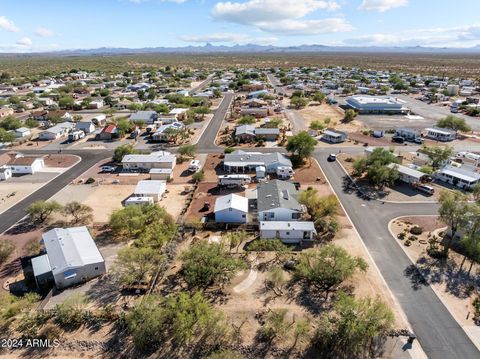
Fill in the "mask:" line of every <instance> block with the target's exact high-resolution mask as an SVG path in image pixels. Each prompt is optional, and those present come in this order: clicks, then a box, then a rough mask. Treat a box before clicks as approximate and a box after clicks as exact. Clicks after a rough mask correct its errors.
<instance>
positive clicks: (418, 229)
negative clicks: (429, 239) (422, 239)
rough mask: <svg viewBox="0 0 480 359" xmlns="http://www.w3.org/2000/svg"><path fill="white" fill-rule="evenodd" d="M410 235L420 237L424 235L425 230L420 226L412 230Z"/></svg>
mask: <svg viewBox="0 0 480 359" xmlns="http://www.w3.org/2000/svg"><path fill="white" fill-rule="evenodd" d="M410 233H411V234H415V235H417V236H419V235H420V234H422V233H423V228H422V227H420V226H414V227H412V228H410Z"/></svg>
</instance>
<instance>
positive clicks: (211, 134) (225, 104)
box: [197, 93, 235, 152]
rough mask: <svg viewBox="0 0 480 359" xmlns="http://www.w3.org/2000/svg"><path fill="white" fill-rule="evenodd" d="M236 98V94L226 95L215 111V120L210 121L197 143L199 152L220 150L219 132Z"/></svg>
mask: <svg viewBox="0 0 480 359" xmlns="http://www.w3.org/2000/svg"><path fill="white" fill-rule="evenodd" d="M234 96H235V94H233V93H226V94H225V95H224V97H223V100H222V102H221V103H220V105H219V106H218V108H217V109H216V110H215V113H214V115H213V118H212V119H211V120H210V123H209V124H208V126H207V128H206V129H205V131H204V132H203V135H202V137H201V138H200V140H198V142H197V152H205V151H207V152H208V151H212V150H218V146H217V145H216V144H215V138H216V137H217V133H218V130H219V129H220V126H221V125H222V122H223V120H224V119H225V116H226V115H227V112H228V110H229V108H230V104H231V103H232V100H233V98H234Z"/></svg>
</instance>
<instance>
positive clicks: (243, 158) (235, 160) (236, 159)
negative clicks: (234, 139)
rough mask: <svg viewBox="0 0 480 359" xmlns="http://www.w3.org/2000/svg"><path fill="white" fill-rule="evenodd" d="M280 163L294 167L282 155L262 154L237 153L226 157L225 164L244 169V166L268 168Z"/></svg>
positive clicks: (275, 153)
mask: <svg viewBox="0 0 480 359" xmlns="http://www.w3.org/2000/svg"><path fill="white" fill-rule="evenodd" d="M276 162H279V163H280V164H282V165H283V166H287V167H292V162H291V161H290V160H289V159H288V158H287V157H285V156H284V155H283V154H281V153H277V152H274V153H260V152H245V151H240V150H238V151H235V152H232V153H229V154H226V155H225V159H224V160H223V163H224V164H225V166H231V167H244V166H249V165H250V166H268V165H270V164H272V163H276Z"/></svg>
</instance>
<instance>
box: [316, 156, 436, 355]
mask: <svg viewBox="0 0 480 359" xmlns="http://www.w3.org/2000/svg"><path fill="white" fill-rule="evenodd" d="M314 160H315V162H317V165H318V167H319V168H320V171H321V172H322V175H323V177H324V178H325V180H326V181H327V183H328V185H329V187H330V189H331V191H332V192H333V193H334V194H335V197H337V199H338V196H337V194H336V192H335V190H334V189H333V187H332V185H331V183H330V181H329V180H328V178H327V176H326V175H325V172H323V169H322V167H321V166H320V163H318V161H317V159H316V158H314ZM342 169H343V170H345V169H344V168H343V166H342ZM347 175H348V173H347ZM338 203H339V204H340V207H342V210H343V212H344V213H345V216H346V217H347V219H348V221H349V222H350V223H351V225H352V228H353V230H354V231H355V234H356V235H357V236H358V238H359V239H360V243H361V244H362V247H363V249H364V250H365V252H366V253H367V256H368V258H369V259H370V261H371V262H372V267H373V269H374V270H375V271H376V272H377V273H378V275H379V277H380V280H381V281H382V282H383V284H384V285H385V288H387V291H388V293H389V295H390V297H391V298H392V300H393V302H394V303H395V305H396V306H397V308H398V312H399V313H400V316H401V317H402V319H403V321H404V322H405V323H406V325H407V327H408V329H409V330H410V331H411V332H413V329H412V327H411V325H410V322H409V320H408V318H407V315H406V314H405V312H404V311H403V308H402V306H401V305H400V303H399V302H398V300H397V298H396V297H395V295H394V294H393V292H392V291H391V289H390V287H389V286H388V284H387V281H386V280H385V278H384V277H383V275H382V272H381V271H380V269H379V268H378V266H377V263H375V260H374V259H373V257H372V255H371V254H370V251H369V250H368V248H367V246H366V245H365V243H364V242H363V239H362V237H361V236H360V233H359V232H358V230H357V227H355V224H354V223H353V221H352V220H351V218H350V216H349V215H348V213H347V211H346V210H345V207H343V204H342V201H340V200H339V201H338ZM416 345H417V348H418V349H417V350H416V351H415V352H410V353H409V354H410V355H411V356H412V358H424V359H427V358H428V357H427V354H425V352H424V350H423V348H422V346H421V344H420V342H419V341H418V340H417V341H416ZM412 350H414V349H413V347H412Z"/></svg>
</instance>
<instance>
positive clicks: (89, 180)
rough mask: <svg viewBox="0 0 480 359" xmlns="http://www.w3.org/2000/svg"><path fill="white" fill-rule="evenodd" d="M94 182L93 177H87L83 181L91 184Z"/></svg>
mask: <svg viewBox="0 0 480 359" xmlns="http://www.w3.org/2000/svg"><path fill="white" fill-rule="evenodd" d="M94 182H95V178H93V177H88V179H87V180H86V181H85V184H92V183H94Z"/></svg>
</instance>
